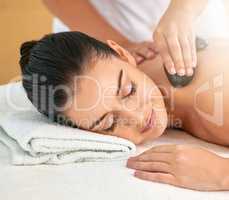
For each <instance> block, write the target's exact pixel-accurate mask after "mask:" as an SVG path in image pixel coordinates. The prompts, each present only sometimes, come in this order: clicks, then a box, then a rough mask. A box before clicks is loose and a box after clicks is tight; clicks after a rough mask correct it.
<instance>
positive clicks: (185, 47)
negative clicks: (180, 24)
mask: <svg viewBox="0 0 229 200" xmlns="http://www.w3.org/2000/svg"><path fill="white" fill-rule="evenodd" d="M179 42H180V46H181V49H182V54H183V59H184V64H185V69H186V75H187V76H192V75H193V63H192V51H191V45H190V40H189V39H188V38H187V37H185V36H182V37H180V38H179Z"/></svg>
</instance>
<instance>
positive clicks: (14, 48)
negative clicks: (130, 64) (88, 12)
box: [0, 0, 229, 84]
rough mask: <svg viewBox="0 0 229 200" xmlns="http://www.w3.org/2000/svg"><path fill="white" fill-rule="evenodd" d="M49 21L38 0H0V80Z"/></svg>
mask: <svg viewBox="0 0 229 200" xmlns="http://www.w3.org/2000/svg"><path fill="white" fill-rule="evenodd" d="M76 1H77V0H76ZM224 1H225V4H226V6H227V11H228V16H229V0H224ZM51 22H52V16H51V14H50V13H49V12H48V10H47V9H46V8H45V6H44V5H43V3H42V0H0V25H1V26H0V36H1V37H0V84H5V83H7V82H9V81H10V80H12V79H14V78H15V77H18V75H20V68H19V64H18V61H19V47H20V44H21V43H22V42H24V41H27V40H32V39H38V38H40V37H42V36H43V35H44V34H46V33H49V32H51Z"/></svg>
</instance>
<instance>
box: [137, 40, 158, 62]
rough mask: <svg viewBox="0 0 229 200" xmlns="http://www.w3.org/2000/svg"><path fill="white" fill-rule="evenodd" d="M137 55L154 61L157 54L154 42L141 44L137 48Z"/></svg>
mask: <svg viewBox="0 0 229 200" xmlns="http://www.w3.org/2000/svg"><path fill="white" fill-rule="evenodd" d="M136 53H137V54H138V55H140V56H142V57H143V58H145V59H153V58H154V57H155V55H156V53H155V52H154V51H153V43H152V42H143V43H141V44H140V45H139V47H138V48H137V50H136Z"/></svg>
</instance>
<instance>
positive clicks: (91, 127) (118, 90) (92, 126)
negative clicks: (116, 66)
mask: <svg viewBox="0 0 229 200" xmlns="http://www.w3.org/2000/svg"><path fill="white" fill-rule="evenodd" d="M122 75H123V70H122V69H121V70H120V72H119V75H118V84H117V85H118V87H117V91H116V95H119V92H120V89H121V84H122ZM107 114H108V113H105V114H103V115H102V116H101V117H100V118H99V119H98V120H96V121H95V122H93V123H92V125H91V126H90V127H89V129H93V128H94V127H95V126H96V125H97V124H99V123H100V122H101V121H102V120H103V119H104V118H105V117H106V116H107Z"/></svg>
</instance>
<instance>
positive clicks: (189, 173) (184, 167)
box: [127, 145, 229, 191]
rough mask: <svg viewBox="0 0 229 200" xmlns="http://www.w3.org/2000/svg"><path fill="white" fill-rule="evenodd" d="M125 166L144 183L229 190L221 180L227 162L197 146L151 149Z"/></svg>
mask: <svg viewBox="0 0 229 200" xmlns="http://www.w3.org/2000/svg"><path fill="white" fill-rule="evenodd" d="M127 167H129V168H132V169H135V170H136V172H135V174H134V175H135V176H136V177H138V178H140V179H144V180H149V181H155V182H161V183H166V184H171V185H175V186H179V187H184V188H189V189H194V190H202V191H214V190H229V186H228V180H226V178H225V177H227V178H228V176H229V170H228V169H229V162H228V159H226V158H222V157H220V156H218V155H216V154H214V153H211V152H209V151H207V150H204V149H202V148H198V147H192V146H185V145H162V146H157V147H153V148H152V149H150V150H147V151H146V152H144V153H142V154H140V155H139V156H136V157H132V158H130V159H129V160H128V162H127ZM226 182H227V183H226Z"/></svg>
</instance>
